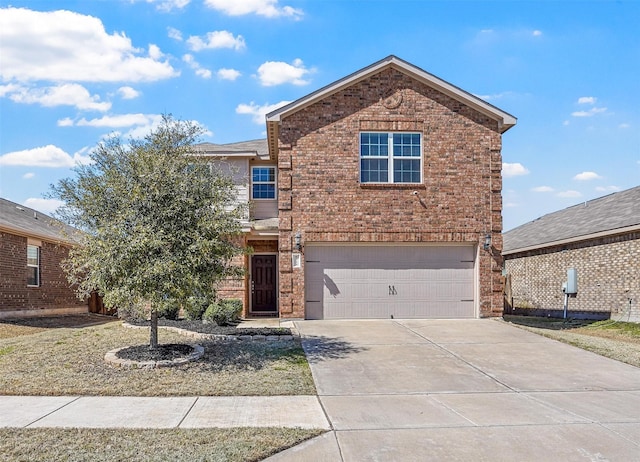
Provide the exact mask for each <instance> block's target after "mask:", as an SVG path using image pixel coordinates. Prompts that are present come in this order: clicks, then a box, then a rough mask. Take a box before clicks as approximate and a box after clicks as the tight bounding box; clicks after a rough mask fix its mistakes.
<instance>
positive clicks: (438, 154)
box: [201, 56, 516, 319]
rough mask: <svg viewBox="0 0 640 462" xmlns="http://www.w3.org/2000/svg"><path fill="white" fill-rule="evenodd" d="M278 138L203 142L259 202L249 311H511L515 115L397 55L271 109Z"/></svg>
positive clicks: (247, 284) (270, 125) (313, 314)
mask: <svg viewBox="0 0 640 462" xmlns="http://www.w3.org/2000/svg"><path fill="white" fill-rule="evenodd" d="M266 122H267V140H266V141H250V142H246V143H235V144H229V145H211V144H204V145H201V150H202V151H203V152H204V153H206V154H207V155H211V156H217V157H224V158H226V159H227V160H228V161H229V162H230V163H233V164H235V165H236V170H235V171H236V172H237V175H238V176H237V178H241V177H242V176H243V175H244V176H245V177H246V178H247V179H248V181H246V182H245V183H244V184H242V181H239V189H240V191H241V193H242V194H243V195H244V197H245V198H248V199H249V200H250V201H251V203H252V211H251V214H250V216H249V217H248V218H249V220H248V222H247V223H246V226H245V233H244V239H245V242H246V244H247V245H249V246H251V247H252V248H253V254H252V255H250V256H248V257H247V258H246V261H245V262H244V265H245V266H246V268H247V276H246V277H245V278H244V279H242V280H237V281H232V283H230V284H225V285H223V286H221V287H220V288H219V294H220V295H221V296H224V297H238V298H241V299H242V300H243V301H244V304H245V312H244V314H245V316H259V315H271V316H280V317H281V318H306V319H331V318H477V317H486V316H499V315H501V314H502V309H503V303H502V288H503V286H502V275H501V272H502V257H501V252H502V235H501V231H502V196H501V190H502V178H501V168H502V157H501V142H502V133H504V132H505V131H507V130H508V129H509V128H511V127H512V126H514V125H515V123H516V119H515V118H514V117H513V116H511V115H510V114H508V113H506V112H504V111H501V110H500V109H498V108H496V107H494V106H492V105H490V104H488V103H486V102H485V101H483V100H481V99H479V98H478V97H476V96H474V95H472V94H470V93H467V92H465V91H464V90H461V89H460V88H458V87H455V86H453V85H451V84H450V83H447V82H445V81H443V80H441V79H439V78H437V77H435V76H434V75H432V74H429V73H427V72H425V71H424V70H422V69H420V68H418V67H416V66H413V65H412V64H409V63H407V62H406V61H403V60H401V59H399V58H397V57H395V56H389V57H387V58H385V59H383V60H381V61H378V62H376V63H374V64H372V65H370V66H368V67H366V68H364V69H362V70H359V71H357V72H355V73H354V74H351V75H349V76H347V77H345V78H343V79H340V80H338V81H337V82H334V83H332V84H330V85H328V86H326V87H324V88H321V89H319V90H317V91H315V92H313V93H311V94H309V95H307V96H304V97H303V98H300V99H299V100H297V101H294V102H292V103H290V104H288V105H286V106H283V107H281V108H280V109H277V110H275V111H273V112H271V113H270V114H267V117H266Z"/></svg>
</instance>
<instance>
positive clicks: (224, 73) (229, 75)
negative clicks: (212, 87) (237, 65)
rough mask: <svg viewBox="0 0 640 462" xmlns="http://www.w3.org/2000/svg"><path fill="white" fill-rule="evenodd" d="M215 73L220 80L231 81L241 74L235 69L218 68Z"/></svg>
mask: <svg viewBox="0 0 640 462" xmlns="http://www.w3.org/2000/svg"><path fill="white" fill-rule="evenodd" d="M216 75H217V76H218V78H220V79H222V80H231V81H233V80H236V79H237V78H238V77H240V76H241V75H242V74H241V73H240V71H237V70H235V69H219V70H218V72H216Z"/></svg>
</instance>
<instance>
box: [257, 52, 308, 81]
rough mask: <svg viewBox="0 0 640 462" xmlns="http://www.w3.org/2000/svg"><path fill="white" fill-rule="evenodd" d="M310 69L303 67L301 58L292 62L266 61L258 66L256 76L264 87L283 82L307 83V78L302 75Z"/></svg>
mask: <svg viewBox="0 0 640 462" xmlns="http://www.w3.org/2000/svg"><path fill="white" fill-rule="evenodd" d="M311 72H312V71H311V70H309V69H307V68H305V67H304V63H303V62H302V60H301V59H296V60H294V61H293V63H292V64H288V63H284V62H281V61H267V62H266V63H264V64H262V65H261V66H260V67H259V68H258V78H259V79H260V83H261V84H262V85H264V86H265V87H272V86H274V85H280V84H283V83H292V84H294V85H307V84H308V83H309V81H308V80H304V79H303V78H302V77H304V76H305V75H307V74H309V73H311Z"/></svg>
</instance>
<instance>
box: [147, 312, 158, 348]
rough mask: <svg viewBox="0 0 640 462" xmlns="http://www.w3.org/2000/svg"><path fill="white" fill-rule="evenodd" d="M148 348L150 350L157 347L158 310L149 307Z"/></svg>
mask: <svg viewBox="0 0 640 462" xmlns="http://www.w3.org/2000/svg"><path fill="white" fill-rule="evenodd" d="M149 348H151V349H152V350H153V349H155V348H158V311H157V310H156V309H155V308H153V307H152V308H151V335H150V339H149Z"/></svg>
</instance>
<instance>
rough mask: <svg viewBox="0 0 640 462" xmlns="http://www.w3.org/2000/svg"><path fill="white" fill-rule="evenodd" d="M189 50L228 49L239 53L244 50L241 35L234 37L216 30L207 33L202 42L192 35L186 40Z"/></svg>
mask: <svg viewBox="0 0 640 462" xmlns="http://www.w3.org/2000/svg"><path fill="white" fill-rule="evenodd" d="M187 44H188V45H189V48H190V49H191V50H193V51H201V50H210V49H215V48H230V49H232V50H236V51H240V50H243V49H245V48H246V44H245V42H244V38H243V37H242V35H238V36H237V37H234V36H233V34H232V33H231V32H229V31H226V30H217V31H213V32H208V33H207V35H206V36H205V38H204V40H203V39H202V38H201V37H198V36H197V35H192V36H191V37H189V38H188V39H187Z"/></svg>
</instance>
